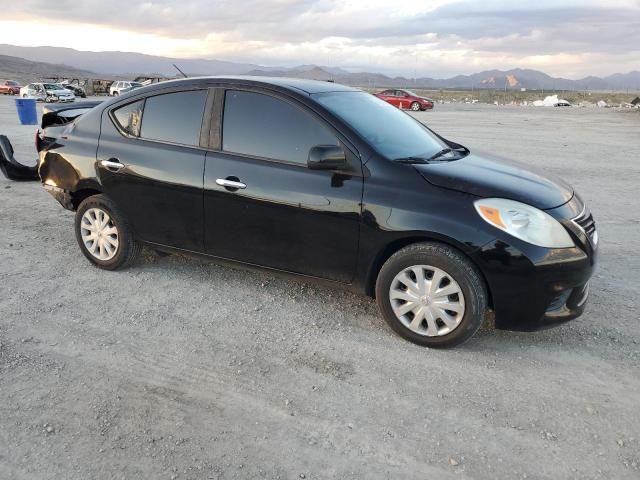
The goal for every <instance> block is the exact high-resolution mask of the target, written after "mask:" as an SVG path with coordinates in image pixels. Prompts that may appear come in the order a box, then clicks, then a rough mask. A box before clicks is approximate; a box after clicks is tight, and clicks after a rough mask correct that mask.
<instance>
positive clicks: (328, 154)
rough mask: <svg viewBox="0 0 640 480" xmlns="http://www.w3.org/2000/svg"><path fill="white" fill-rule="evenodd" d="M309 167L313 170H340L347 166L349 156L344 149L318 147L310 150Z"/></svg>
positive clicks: (329, 146)
mask: <svg viewBox="0 0 640 480" xmlns="http://www.w3.org/2000/svg"><path fill="white" fill-rule="evenodd" d="M307 166H308V167H309V168H310V169H311V170H339V169H341V168H345V167H346V166H347V156H346V155H345V153H344V150H343V149H342V147H338V146H336V145H316V146H315V147H312V148H311V150H309V158H308V159H307Z"/></svg>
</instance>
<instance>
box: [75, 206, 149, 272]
mask: <svg viewBox="0 0 640 480" xmlns="http://www.w3.org/2000/svg"><path fill="white" fill-rule="evenodd" d="M75 233H76V240H77V241H78V245H79V246H80V250H82V254H83V255H84V256H85V257H87V259H88V260H89V261H90V262H91V263H93V264H94V265H95V266H96V267H99V268H102V269H105V270H120V269H124V268H127V267H129V266H130V265H131V264H132V263H133V262H134V261H135V260H136V258H137V257H138V255H139V254H140V251H141V249H142V246H141V244H140V243H139V242H137V241H136V240H135V238H134V236H133V231H132V229H131V227H130V226H129V223H128V222H127V221H126V219H125V218H124V216H123V215H122V214H121V213H120V211H119V210H118V208H117V207H116V205H115V204H114V203H113V202H112V201H111V200H110V199H109V197H107V196H105V195H102V194H100V195H94V196H92V197H88V198H86V199H85V200H83V201H82V203H80V206H79V207H78V210H77V211H76V218H75Z"/></svg>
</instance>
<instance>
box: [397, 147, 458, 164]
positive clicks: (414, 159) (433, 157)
mask: <svg viewBox="0 0 640 480" xmlns="http://www.w3.org/2000/svg"><path fill="white" fill-rule="evenodd" d="M451 152H457V153H462V154H464V155H466V154H468V153H469V150H468V149H467V148H465V147H458V148H443V149H442V150H440V151H439V152H436V153H434V154H433V155H431V156H430V157H420V156H413V157H402V158H396V159H395V160H394V161H396V162H400V163H431V162H432V161H434V160H436V159H438V158H440V157H442V156H443V155H446V154H447V153H451ZM464 155H463V156H464ZM452 160H453V159H452Z"/></svg>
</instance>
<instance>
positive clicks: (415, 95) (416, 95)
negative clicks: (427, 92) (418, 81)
mask: <svg viewBox="0 0 640 480" xmlns="http://www.w3.org/2000/svg"><path fill="white" fill-rule="evenodd" d="M405 93H408V94H409V95H411V96H412V97H419V96H420V95H418V94H417V93H415V92H412V91H411V90H405Z"/></svg>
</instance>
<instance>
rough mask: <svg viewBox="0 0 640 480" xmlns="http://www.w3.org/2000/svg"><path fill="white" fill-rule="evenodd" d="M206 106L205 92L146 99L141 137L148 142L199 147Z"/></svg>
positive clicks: (195, 91)
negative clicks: (158, 141) (156, 141)
mask: <svg viewBox="0 0 640 480" xmlns="http://www.w3.org/2000/svg"><path fill="white" fill-rule="evenodd" d="M206 102H207V90H192V91H188V92H175V93H165V94H163V95H156V96H155V97H148V98H147V101H146V103H145V106H144V116H143V118H142V129H141V130H140V136H141V137H142V138H146V139H149V140H160V141H163V142H170V143H179V144H182V145H194V146H197V145H199V144H200V129H201V127H202V116H203V114H204V108H205V104H206Z"/></svg>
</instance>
